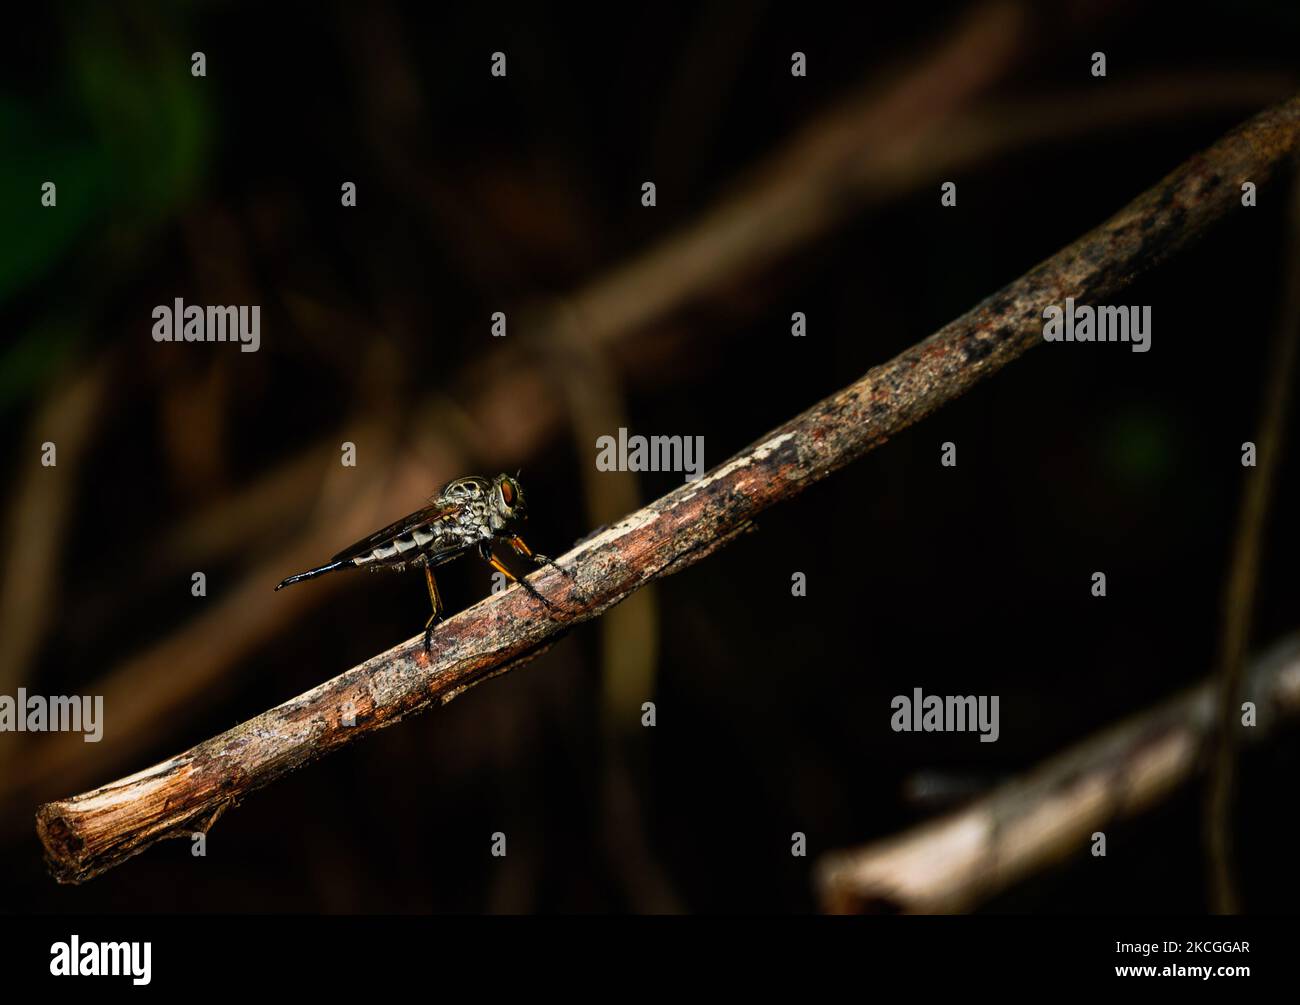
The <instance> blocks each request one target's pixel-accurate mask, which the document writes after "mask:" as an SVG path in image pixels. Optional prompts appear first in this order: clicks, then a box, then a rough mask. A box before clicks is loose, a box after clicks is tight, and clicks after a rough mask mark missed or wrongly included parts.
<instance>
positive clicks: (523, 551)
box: [506, 534, 577, 582]
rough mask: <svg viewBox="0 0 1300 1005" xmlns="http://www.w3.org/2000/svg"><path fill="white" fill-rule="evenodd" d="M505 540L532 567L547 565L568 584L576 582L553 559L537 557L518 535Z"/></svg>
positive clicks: (571, 574) (569, 573) (568, 572)
mask: <svg viewBox="0 0 1300 1005" xmlns="http://www.w3.org/2000/svg"><path fill="white" fill-rule="evenodd" d="M506 540H507V541H509V542H510V547H512V548H514V549H515V553H516V554H518V555H522V556H523V557H524V558H526V559H528V560H529V561H530V562H532V563H533V565H536V566H543V565H549V566H550V567H551V568H553V569H555V570H557V571H558V572H559V573H560V575H561V576H563V577H564V578H565V579H568V580H569V581H570V582H576V581H577V577H576V576H574V574H573V573H572V572H570V571H569V570H568V569H566V568H565V567H564V566H562V565H560V563H559V562H557V561H555V559H553V558H547V557H546V556H545V555H539V554H538V553H537V552H535V551H533V549H532V548H530V547H528V545H526V544H524V539H523V538H522V537H520V536H519V535H518V534H512V535H511V536H510V537H508V538H506Z"/></svg>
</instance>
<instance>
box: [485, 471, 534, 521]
mask: <svg viewBox="0 0 1300 1005" xmlns="http://www.w3.org/2000/svg"><path fill="white" fill-rule="evenodd" d="M490 506H491V520H492V525H493V530H495V531H497V532H498V533H500V532H502V531H509V530H511V529H513V528H515V527H518V526H519V525H520V524H522V523H523V522H524V521H525V520H527V519H528V504H527V503H526V502H525V501H524V489H523V486H522V485H520V484H519V480H518V478H512V477H511V476H510V475H497V476H496V478H494V479H492V497H491V499H490Z"/></svg>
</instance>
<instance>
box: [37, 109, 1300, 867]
mask: <svg viewBox="0 0 1300 1005" xmlns="http://www.w3.org/2000/svg"><path fill="white" fill-rule="evenodd" d="M1298 135H1300V98H1297V99H1292V100H1291V101H1289V102H1287V103H1285V104H1283V105H1280V106H1277V107H1275V108H1273V109H1270V110H1268V111H1266V112H1263V113H1261V114H1260V115H1258V116H1256V117H1255V118H1254V119H1252V120H1251V121H1250V122H1248V123H1246V124H1245V125H1243V126H1241V127H1240V128H1238V129H1237V130H1235V131H1233V132H1232V133H1230V134H1229V135H1228V136H1226V137H1224V138H1223V139H1222V140H1220V141H1219V142H1218V143H1216V144H1215V145H1214V146H1213V147H1211V148H1210V149H1209V150H1207V151H1206V152H1204V153H1202V154H1199V155H1197V156H1195V157H1193V158H1192V159H1191V160H1189V161H1188V162H1187V163H1186V164H1184V165H1183V166H1182V167H1181V168H1179V169H1178V170H1177V171H1175V172H1174V173H1173V174H1171V175H1169V176H1168V177H1167V178H1165V179H1164V180H1163V181H1161V182H1160V183H1159V184H1158V185H1156V186H1155V187H1154V188H1152V189H1151V190H1150V191H1148V192H1146V193H1145V194H1143V195H1141V196H1139V197H1138V198H1137V199H1135V200H1134V201H1133V202H1132V203H1130V204H1129V205H1128V206H1127V207H1125V208H1124V209H1123V210H1121V211H1120V212H1119V213H1118V214H1116V215H1115V216H1114V217H1112V218H1111V219H1110V220H1108V221H1107V222H1106V223H1104V224H1102V225H1101V226H1099V227H1097V228H1096V229H1095V230H1093V231H1091V232H1090V233H1088V234H1087V235H1085V236H1084V237H1082V238H1080V239H1079V240H1078V241H1075V242H1074V243H1073V244H1071V245H1069V246H1068V247H1067V248H1065V249H1064V250H1062V251H1060V252H1059V253H1057V254H1056V255H1054V256H1053V257H1051V258H1050V259H1048V260H1047V261H1045V262H1043V263H1042V264H1040V265H1038V266H1036V267H1035V268H1034V269H1032V270H1031V271H1030V272H1028V273H1027V274H1026V275H1024V276H1023V277H1021V278H1020V279H1017V280H1016V281H1015V282H1013V283H1011V284H1010V285H1008V286H1006V287H1004V288H1003V289H1002V290H1000V291H999V292H998V293H996V294H994V295H993V296H991V297H989V298H988V299H986V300H984V301H983V302H982V303H980V304H978V305H977V306H976V307H974V308H973V309H972V310H971V311H969V312H967V313H966V314H965V315H963V316H962V317H960V318H958V319H957V320H956V321H953V322H952V323H951V324H948V325H947V326H945V327H944V328H942V329H941V330H940V331H938V332H936V333H935V334H934V335H932V336H930V337H929V338H927V339H925V340H924V341H922V342H920V343H918V344H917V345H915V346H913V347H912V348H910V349H908V350H907V351H905V352H903V353H902V354H900V355H899V356H897V357H896V358H894V359H893V360H890V361H889V362H888V363H885V364H883V365H881V366H878V367H876V368H874V369H872V370H871V371H870V372H869V373H867V374H866V376H864V377H863V378H862V379H861V380H859V381H857V382H856V383H854V384H852V385H850V386H849V387H847V388H845V389H844V390H842V391H839V392H837V393H836V394H833V395H831V396H830V397H829V398H826V399H825V400H824V401H821V402H819V403H818V404H816V405H814V406H813V407H812V408H810V409H808V410H807V411H806V412H804V413H803V414H802V415H800V416H798V417H797V418H795V419H793V420H791V421H790V422H788V423H786V424H785V425H784V426H782V427H781V428H780V429H777V430H774V431H773V432H771V433H769V434H767V435H766V436H764V437H763V438H762V439H761V440H759V441H758V442H757V443H756V444H755V445H753V446H751V447H749V448H748V449H746V450H744V451H742V452H741V453H739V454H737V455H736V456H735V457H734V458H732V459H731V460H729V461H727V462H726V463H724V464H723V465H721V466H720V467H718V468H716V469H714V470H713V471H711V472H710V473H709V474H707V475H705V477H704V478H702V479H700V480H699V481H695V482H688V483H686V484H685V485H683V486H682V487H681V488H679V489H677V490H675V491H673V492H670V493H669V494H668V495H666V496H664V497H663V498H661V499H659V500H657V501H656V502H654V503H652V504H651V505H649V506H647V507H646V508H644V509H642V510H638V511H637V512H636V513H633V514H632V515H630V516H628V517H626V518H625V519H624V520H622V521H621V522H620V523H618V524H617V525H615V526H613V527H611V528H608V529H606V530H604V531H602V532H601V533H599V534H597V535H595V536H594V537H592V538H590V539H589V540H587V541H585V542H583V543H582V544H580V545H579V546H578V547H577V548H575V549H573V550H572V551H570V552H569V553H568V554H567V555H564V556H562V557H561V558H560V562H561V563H562V564H563V565H564V566H565V567H566V568H569V569H572V571H573V573H574V574H575V579H576V581H570V580H568V579H566V578H565V577H563V576H561V575H560V574H559V573H558V572H556V571H555V570H553V569H544V570H542V571H541V572H538V573H536V574H535V575H534V577H533V580H532V581H533V583H534V584H535V585H536V587H537V589H538V590H540V591H541V592H542V593H543V594H545V595H546V596H547V597H549V598H550V599H551V600H552V601H553V602H554V603H555V604H556V607H557V609H556V610H555V611H554V612H547V611H546V610H544V609H542V608H541V607H540V606H539V605H537V604H536V603H535V602H534V601H533V600H531V599H530V598H529V597H528V595H527V594H526V593H525V592H524V591H523V590H521V589H519V588H517V587H516V588H512V589H510V590H507V591H505V592H504V593H501V594H497V595H495V596H492V597H489V598H488V599H486V600H484V601H482V602H481V603H479V604H477V605H475V606H474V607H472V608H470V609H469V610H466V611H464V612H462V613H461V614H458V615H457V616H455V617H454V618H451V619H450V620H448V621H447V622H445V623H444V624H443V625H441V626H440V627H439V629H438V631H437V633H436V635H435V637H434V646H433V652H432V655H431V657H429V656H426V655H425V653H424V652H423V649H422V642H421V639H420V638H416V639H412V640H410V641H408V642H406V643H405V644H403V645H400V646H397V647H396V648H394V649H391V650H389V651H388V652H386V653H383V654H382V655H379V656H376V657H375V658H373V659H371V660H369V661H368V662H366V663H363V664H362V665H361V666H358V667H354V668H353V669H351V670H348V671H347V672H345V673H343V674H341V675H340V676H338V677H336V678H334V679H333V680H330V681H327V682H326V683H324V684H322V685H320V686H319V687H317V688H315V689H313V690H311V691H309V692H307V693H306V694H303V695H301V696H299V697H297V698H295V699H293V700H292V701H289V702H287V703H285V704H283V705H281V706H279V707H278V708H274V709H271V710H270V711H269V712H265V713H263V714H262V715H260V716H258V717H257V718H255V719H252V720H250V721H248V722H246V723H244V724H242V725H240V726H237V727H235V728H234V729H232V730H230V731H229V732H227V733H224V734H222V735H221V736H218V737H214V738H213V739H211V740H208V741H206V742H204V743H201V744H199V745H198V746H197V747H194V748H193V749H191V750H188V751H186V752H185V753H183V754H180V755H179V756H177V757H174V758H171V759H170V760H168V761H165V762H163V763H162V764H158V765H155V766H154V767H152V768H149V769H147V770H145V771H143V772H141V773H139V774H137V775H133V776H131V777H129V778H124V779H121V780H120V781H117V782H113V783H111V784H109V785H106V786H104V787H102V788H99V789H96V790H94V791H92V792H87V793H84V794H82V795H79V796H74V797H72V798H70V799H65V800H60V801H58V802H53V803H47V804H46V805H44V806H42V807H41V808H40V809H39V810H38V812H37V817H36V824H37V831H38V832H39V834H40V837H41V840H42V841H43V842H44V844H45V849H46V854H47V861H48V863H49V865H50V869H51V872H52V873H53V875H54V876H55V878H57V879H58V880H60V881H62V882H80V881H82V880H85V879H89V878H91V877H93V876H96V875H98V874H100V873H102V872H104V871H105V870H106V869H109V868H111V867H113V866H114V865H117V864H118V863H120V862H122V861H124V860H125V859H127V858H130V857H131V856H132V855H135V854H136V853H137V852H140V851H142V850H143V849H144V848H147V847H148V846H149V845H150V844H152V843H153V842H155V841H157V840H159V839H160V838H163V837H176V836H184V835H187V834H189V833H191V832H193V831H195V830H202V829H206V828H207V827H209V826H210V825H211V824H212V823H213V822H214V821H215V820H216V819H217V817H219V816H220V815H221V814H222V813H223V812H224V811H225V810H226V809H227V808H229V807H230V806H231V805H233V804H234V803H236V802H237V801H238V800H239V799H241V798H242V797H243V796H244V795H246V794H247V793H249V792H251V791H253V790H255V789H258V788H260V787H262V786H264V785H267V784H268V783H270V782H272V781H274V780H275V779H277V778H279V777H280V776H281V775H283V774H285V773H287V772H289V771H292V770H293V769H294V768H298V767H301V766H302V765H304V764H306V763H308V762H310V761H312V760H314V759H315V758H317V757H319V756H321V755H322V754H325V753H328V752H329V751H331V750H335V749H337V748H338V747H341V746H343V745H344V744H346V743H350V742H351V741H353V740H355V739H358V738H360V737H361V736H364V735H365V734H367V733H370V732H373V731H374V730H377V729H382V728H384V727H385V726H389V725H392V724H393V723H394V722H397V721H398V720H399V719H401V718H402V717H404V716H406V715H409V714H411V713H412V712H418V711H421V710H423V709H425V708H427V707H428V706H429V705H431V704H434V703H445V702H447V701H450V700H451V699H452V698H454V697H455V696H456V695H458V694H460V693H461V692H463V691H464V690H465V689H466V688H468V687H471V686H472V685H474V684H476V683H478V682H479V681H481V680H484V679H486V678H487V677H490V676H493V675H495V674H498V673H503V672H505V671H507V670H510V669H513V668H514V667H516V666H518V665H520V664H521V663H523V662H525V661H527V660H528V659H531V658H532V657H533V656H535V655H536V654H537V652H538V651H539V649H540V648H541V647H544V646H545V645H547V644H549V643H550V642H552V641H554V640H555V638H556V637H557V636H559V635H560V634H562V633H563V632H564V631H566V630H567V629H568V628H570V627H571V626H572V625H575V624H579V623H581V622H583V621H588V620H591V619H592V618H595V617H598V616H599V615H600V614H601V613H603V612H604V611H605V610H607V609H608V608H610V607H611V606H613V605H614V604H616V603H618V602H619V601H620V600H622V599H623V598H624V597H626V596H627V595H628V594H629V593H631V592H632V591H633V590H636V589H637V588H638V587H640V586H641V585H642V584H644V583H645V582H647V581H648V580H650V579H653V578H655V577H657V576H662V575H666V574H668V573H672V572H676V571H677V570H679V569H682V568H685V567H686V566H689V565H692V564H694V563H695V562H698V561H699V560H700V559H701V558H703V557H704V556H705V555H708V554H709V553H710V552H712V551H713V550H714V549H716V548H718V547H719V546H720V545H722V544H724V543H726V542H727V541H728V540H730V539H731V538H732V537H733V536H735V535H736V534H738V533H740V532H742V531H743V530H745V529H746V526H747V524H748V522H749V520H750V519H751V518H752V517H753V516H754V515H755V514H757V513H759V512H761V511H762V510H764V509H766V508H767V507H769V506H771V505H772V504H774V503H776V502H779V501H780V500H782V499H788V498H790V497H792V496H794V495H797V494H798V493H799V492H800V491H802V489H803V488H804V487H806V486H807V485H810V484H812V483H813V482H815V481H818V480H819V479H822V478H825V477H826V476H827V475H829V474H831V473H832V472H833V471H836V470H838V469H839V468H841V467H843V466H844V465H846V464H848V463H849V462H850V461H853V460H855V459H856V458H858V457H861V456H862V455H863V454H865V453H866V452H867V451H869V450H872V449H873V448H875V447H877V446H879V445H880V444H882V443H884V442H885V441H886V440H888V439H889V438H890V437H891V436H894V435H895V434H897V433H899V432H901V431H902V430H904V429H906V428H907V427H908V426H910V425H912V424H913V423H914V422H916V421H918V420H919V419H921V418H923V417H925V416H926V415H928V414H929V413H930V412H932V411H934V410H935V409H936V408H938V407H939V406H940V405H943V404H944V403H945V402H948V401H951V400H952V399H953V398H956V397H957V396H959V395H961V394H962V393H964V392H965V391H966V390H967V389H968V388H970V387H971V386H972V385H973V384H975V383H976V382H977V381H979V380H981V379H982V378H984V377H987V376H988V375H989V374H991V373H994V372H996V371H997V370H998V369H1000V368H1001V367H1002V366H1004V365H1006V364H1007V363H1008V362H1010V361H1011V360H1013V359H1015V358H1016V357H1017V356H1019V355H1020V354H1021V353H1023V352H1024V351H1025V350H1026V349H1028V348H1029V347H1030V346H1032V345H1034V344H1035V343H1036V342H1038V341H1039V339H1040V338H1041V335H1042V311H1043V308H1044V307H1046V306H1048V305H1049V304H1060V303H1062V302H1063V301H1064V299H1065V298H1066V297H1067V296H1070V297H1074V298H1075V299H1076V300H1078V301H1080V302H1090V301H1095V300H1102V299H1104V298H1105V297H1107V296H1108V295H1110V294H1112V293H1115V292H1117V291H1119V290H1121V289H1122V288H1123V287H1124V286H1125V285H1126V284H1127V283H1128V282H1129V281H1130V280H1131V279H1132V278H1133V277H1134V276H1135V275H1137V274H1138V273H1140V272H1142V271H1144V270H1146V269H1149V268H1151V267H1152V266H1153V265H1156V264H1158V263H1159V262H1161V261H1163V260H1164V259H1166V258H1168V257H1169V256H1170V255H1172V254H1173V253H1175V252H1176V251H1178V250H1179V249H1180V248H1182V247H1184V246H1186V245H1187V244H1188V243H1189V242H1190V241H1191V240H1192V239H1193V238H1195V237H1196V236H1197V235H1199V234H1200V233H1201V232H1202V231H1204V230H1205V228H1207V227H1208V226H1209V225H1210V224H1212V223H1213V222H1214V221H1215V220H1217V219H1219V218H1221V217H1223V216H1225V215H1226V214H1228V213H1230V212H1232V211H1234V210H1236V209H1239V208H1240V207H1241V201H1240V186H1241V182H1243V181H1246V180H1249V181H1254V182H1256V183H1257V184H1261V183H1263V182H1265V181H1266V180H1267V179H1268V178H1269V176H1270V175H1271V174H1272V173H1273V171H1274V169H1275V167H1276V165H1277V163H1278V162H1279V160H1281V159H1282V157H1283V156H1284V155H1285V154H1286V152H1287V151H1288V150H1290V149H1291V148H1292V147H1293V146H1294V145H1295V144H1296V140H1297V136H1298ZM269 590H270V587H269V586H268V591H269ZM268 602H270V598H269V597H268ZM347 710H353V711H354V714H355V725H351V726H348V725H344V724H343V722H342V721H341V720H342V718H343V716H344V715H345V712H346V711H347Z"/></svg>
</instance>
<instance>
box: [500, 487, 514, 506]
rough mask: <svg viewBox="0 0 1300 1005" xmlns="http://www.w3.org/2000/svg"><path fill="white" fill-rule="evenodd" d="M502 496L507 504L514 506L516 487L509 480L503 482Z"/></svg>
mask: <svg viewBox="0 0 1300 1005" xmlns="http://www.w3.org/2000/svg"><path fill="white" fill-rule="evenodd" d="M501 498H502V499H503V500H504V501H505V504H506V505H507V506H513V505H514V504H515V488H514V486H513V485H511V484H510V482H509V481H504V482H502V483H501Z"/></svg>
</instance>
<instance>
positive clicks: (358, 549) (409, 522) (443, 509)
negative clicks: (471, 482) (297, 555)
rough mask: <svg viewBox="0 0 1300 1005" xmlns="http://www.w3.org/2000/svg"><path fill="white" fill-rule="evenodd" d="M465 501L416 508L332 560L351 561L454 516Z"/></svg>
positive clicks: (344, 550) (345, 549)
mask: <svg viewBox="0 0 1300 1005" xmlns="http://www.w3.org/2000/svg"><path fill="white" fill-rule="evenodd" d="M463 506H464V503H458V502H455V503H448V502H440V503H434V504H433V505H432V506H426V507H425V508H424V509H421V510H416V511H415V512H414V513H410V514H408V515H407V516H404V517H402V519H400V520H398V521H397V522H396V523H391V524H389V525H388V526H387V527H385V528H384V529H383V530H377V531H375V532H374V533H373V534H371V535H370V536H369V537H368V538H366V539H365V540H364V541H358V542H357V543H356V544H354V545H352V546H351V547H350V548H344V549H343V550H342V551H340V552H339V553H338V554H337V555H335V556H334V557H333V558H332V559H330V561H331V562H350V561H351V560H352V559H354V558H357V557H359V556H361V555H365V554H366V553H368V552H371V551H374V550H375V549H376V548H381V547H383V546H384V545H386V544H388V543H389V542H391V541H392V540H393V539H394V538H398V537H401V536H402V535H404V534H409V533H411V531H413V530H416V529H417V528H419V527H423V526H426V525H427V524H431V523H433V522H434V521H435V520H441V519H442V518H443V517H447V516H452V515H454V514H456V513H458V512H460V510H461V509H462V507H463Z"/></svg>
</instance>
